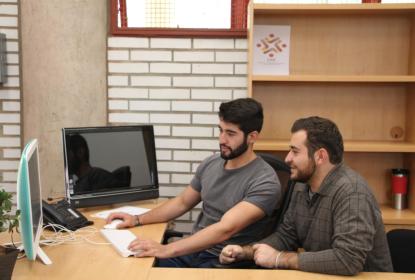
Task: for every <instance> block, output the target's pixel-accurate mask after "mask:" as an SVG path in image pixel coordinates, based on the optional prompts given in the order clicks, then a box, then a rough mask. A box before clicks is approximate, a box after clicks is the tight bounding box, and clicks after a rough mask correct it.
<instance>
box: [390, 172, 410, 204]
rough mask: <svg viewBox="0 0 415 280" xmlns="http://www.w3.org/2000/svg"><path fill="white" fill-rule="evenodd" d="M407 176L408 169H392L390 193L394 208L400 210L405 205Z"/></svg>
mask: <svg viewBox="0 0 415 280" xmlns="http://www.w3.org/2000/svg"><path fill="white" fill-rule="evenodd" d="M408 176H409V170H408V169H402V168H399V169H398V168H396V169H392V193H393V206H394V208H395V209H398V210H401V209H405V208H406V207H407V192H408Z"/></svg>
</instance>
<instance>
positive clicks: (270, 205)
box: [243, 168, 281, 216]
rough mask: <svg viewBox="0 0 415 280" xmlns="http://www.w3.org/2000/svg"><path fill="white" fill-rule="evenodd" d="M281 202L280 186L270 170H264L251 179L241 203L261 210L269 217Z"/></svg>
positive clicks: (273, 172)
mask: <svg viewBox="0 0 415 280" xmlns="http://www.w3.org/2000/svg"><path fill="white" fill-rule="evenodd" d="M280 200H281V184H280V181H279V179H278V177H277V175H276V173H275V171H274V170H273V169H271V168H264V169H262V170H261V172H258V173H257V176H255V178H253V179H252V181H251V184H250V186H249V188H248V191H247V193H246V195H245V198H244V199H243V201H247V202H250V203H252V204H254V205H256V206H257V207H259V208H261V209H262V211H264V213H265V214H266V215H267V216H271V215H272V214H273V212H274V210H275V209H276V208H277V205H279V204H280Z"/></svg>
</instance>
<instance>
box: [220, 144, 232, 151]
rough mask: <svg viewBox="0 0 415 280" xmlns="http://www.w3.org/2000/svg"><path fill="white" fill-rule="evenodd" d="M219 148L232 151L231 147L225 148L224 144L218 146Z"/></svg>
mask: <svg viewBox="0 0 415 280" xmlns="http://www.w3.org/2000/svg"><path fill="white" fill-rule="evenodd" d="M219 147H220V148H227V149H229V150H231V151H232V148H231V147H229V146H226V145H225V144H220V145H219Z"/></svg>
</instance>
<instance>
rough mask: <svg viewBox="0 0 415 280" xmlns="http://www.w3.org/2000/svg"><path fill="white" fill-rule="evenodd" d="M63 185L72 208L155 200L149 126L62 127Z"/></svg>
mask: <svg viewBox="0 0 415 280" xmlns="http://www.w3.org/2000/svg"><path fill="white" fill-rule="evenodd" d="M62 136H63V150H64V161H65V162H64V164H65V188H66V196H67V198H68V200H69V202H70V203H71V204H72V205H73V206H75V207H88V206H95V205H105V204H113V203H120V202H128V201H134V200H142V199H150V198H157V197H158V195H159V193H158V188H159V186H158V176H157V161H156V151H155V144H154V131H153V126H151V125H136V126H113V127H87V128H64V129H62Z"/></svg>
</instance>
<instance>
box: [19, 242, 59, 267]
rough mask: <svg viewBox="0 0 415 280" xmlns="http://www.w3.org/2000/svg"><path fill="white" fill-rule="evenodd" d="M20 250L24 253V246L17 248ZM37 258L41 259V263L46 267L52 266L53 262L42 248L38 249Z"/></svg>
mask: <svg viewBox="0 0 415 280" xmlns="http://www.w3.org/2000/svg"><path fill="white" fill-rule="evenodd" d="M17 249H18V250H20V252H23V251H24V249H23V245H21V246H19V247H17ZM36 257H37V258H39V259H40V261H41V262H42V263H43V264H45V265H51V264H52V261H51V260H50V259H49V257H48V255H46V253H45V252H44V251H43V250H42V248H40V247H38V248H37V255H36Z"/></svg>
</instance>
